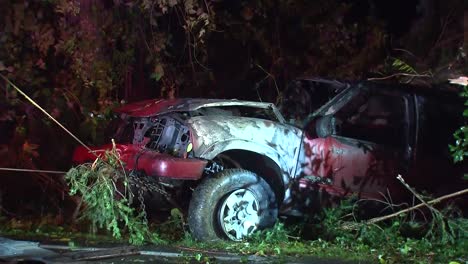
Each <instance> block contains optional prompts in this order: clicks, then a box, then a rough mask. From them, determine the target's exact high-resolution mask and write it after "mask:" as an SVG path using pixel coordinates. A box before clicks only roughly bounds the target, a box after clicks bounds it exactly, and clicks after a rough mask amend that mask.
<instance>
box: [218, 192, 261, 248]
mask: <svg viewBox="0 0 468 264" xmlns="http://www.w3.org/2000/svg"><path fill="white" fill-rule="evenodd" d="M259 221H260V218H259V203H258V200H257V197H255V195H254V194H253V192H251V191H249V190H247V189H239V190H236V191H234V192H232V193H230V194H229V195H228V196H227V197H226V199H225V200H224V201H223V203H222V205H221V207H220V211H219V223H220V225H221V228H222V229H223V231H224V233H225V234H226V236H227V237H228V238H229V239H231V240H234V241H240V240H242V239H244V238H245V237H247V236H249V235H251V234H252V233H253V232H254V231H255V230H257V226H258V224H259Z"/></svg>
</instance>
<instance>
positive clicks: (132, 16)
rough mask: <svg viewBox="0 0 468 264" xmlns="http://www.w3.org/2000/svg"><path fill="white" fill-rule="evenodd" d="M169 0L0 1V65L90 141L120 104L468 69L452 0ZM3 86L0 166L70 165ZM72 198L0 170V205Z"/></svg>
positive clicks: (279, 95)
mask: <svg viewBox="0 0 468 264" xmlns="http://www.w3.org/2000/svg"><path fill="white" fill-rule="evenodd" d="M179 2H180V1H176V0H169V1H161V0H159V1H158V0H155V1H150V0H139V1H128V0H114V1H109V0H107V1H98V0H75V1H68V0H49V1H39V0H36V1H33V0H25V1H8V0H0V73H2V74H3V75H5V76H7V77H8V78H9V79H10V80H12V81H13V82H14V83H16V84H17V85H18V86H19V87H20V88H21V89H23V90H24V91H25V92H26V93H27V94H28V95H30V96H31V97H32V98H33V99H34V100H36V101H37V102H38V103H39V104H41V105H42V106H44V107H45V108H46V109H47V110H48V112H49V113H51V114H52V115H53V116H54V117H56V118H57V119H58V120H59V121H60V122H62V123H63V124H64V125H65V126H66V127H67V128H69V129H70V130H71V131H73V132H74V133H76V134H77V135H78V136H79V137H80V138H81V139H83V140H84V141H85V142H86V143H90V144H92V143H96V142H99V141H100V140H102V131H103V130H104V129H103V128H104V127H105V124H106V120H107V119H108V117H109V116H110V110H111V109H112V108H113V107H115V106H117V105H119V104H120V103H121V102H122V101H125V102H132V101H136V100H141V99H146V98H155V97H165V98H172V97H208V98H238V99H248V100H255V101H258V100H263V101H270V102H275V103H277V104H279V105H280V106H281V105H288V104H289V105H291V104H294V105H295V106H296V107H298V108H301V107H302V106H303V105H306V104H307V103H308V102H307V101H306V100H305V99H304V98H307V96H306V93H307V91H306V90H301V91H299V94H297V91H296V94H294V93H293V95H291V94H290V92H291V91H290V89H288V88H287V87H288V84H289V83H290V82H291V81H292V80H294V79H296V78H300V77H317V76H320V77H328V78H333V79H342V80H363V79H367V78H383V79H385V81H389V82H411V83H414V84H418V85H423V86H429V85H430V84H434V83H436V84H437V83H444V82H446V81H447V79H448V78H452V77H456V76H458V75H460V74H466V72H467V57H466V56H467V55H466V52H467V45H468V41H467V40H466V39H467V28H468V26H467V12H466V11H464V10H466V3H465V1H463V0H446V1H437V0H408V1H403V0H398V1H397V0H393V1H378V0H368V1H338V0H326V1H325V0H324V1H306V0H302V1H301V0H261V1H240V0H239V1H227V0H206V1H197V0H192V1H185V2H184V3H179ZM395 61H400V62H404V65H405V66H406V67H396V66H395V63H394V62H395ZM400 73H405V74H407V75H400ZM392 75H395V76H394V77H392V78H390V77H389V78H388V79H387V78H386V77H388V76H392ZM409 75H410V76H409ZM0 91H1V96H0V167H15V168H27V169H50V170H67V169H68V168H69V167H70V166H71V164H70V159H71V151H72V149H73V148H74V147H75V146H76V143H75V142H74V141H73V139H72V138H70V137H69V136H68V135H66V134H65V133H64V132H63V131H62V130H61V129H60V128H58V127H57V126H56V125H55V124H53V123H51V122H50V120H48V119H47V118H46V117H45V116H44V115H43V114H42V113H40V112H39V111H37V109H35V108H34V107H33V106H32V105H31V104H30V103H28V102H27V101H26V100H24V99H23V98H22V97H21V96H20V95H18V94H17V93H16V92H15V91H14V90H13V89H12V88H11V87H10V86H9V85H7V84H6V83H5V82H4V81H0ZM302 93H303V94H302ZM285 110H286V111H287V110H288V109H285ZM90 113H94V115H93V116H91V115H90ZM69 203H70V201H69V198H67V195H66V189H65V188H64V186H63V184H62V181H61V180H60V176H57V175H49V174H25V173H6V172H0V208H2V210H3V211H2V212H1V214H7V215H10V216H18V215H25V216H28V215H37V214H41V215H44V214H48V213H58V214H57V215H58V218H60V217H63V216H64V215H66V212H64V211H63V210H64V208H67V206H66V205H67V204H69ZM62 220H63V219H62Z"/></svg>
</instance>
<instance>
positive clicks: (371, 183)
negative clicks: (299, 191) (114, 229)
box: [304, 137, 396, 198]
mask: <svg viewBox="0 0 468 264" xmlns="http://www.w3.org/2000/svg"><path fill="white" fill-rule="evenodd" d="M304 143H305V144H304V147H305V156H306V157H305V158H306V159H305V167H304V174H305V175H312V176H315V177H319V178H323V181H319V183H318V186H319V187H320V189H322V190H324V191H326V192H327V193H329V194H330V195H333V196H346V195H350V194H352V193H357V194H358V195H359V196H360V197H361V198H382V197H381V193H385V192H386V189H387V188H388V187H391V186H392V184H390V183H391V182H393V181H392V179H391V177H396V175H395V176H393V175H391V174H389V173H390V172H391V171H392V170H390V169H389V168H388V165H389V164H391V159H389V157H378V154H377V152H376V151H375V150H373V149H366V148H365V147H356V146H353V145H352V144H346V143H343V142H341V141H339V140H338V139H336V138H334V137H327V138H313V139H310V138H305V139H304Z"/></svg>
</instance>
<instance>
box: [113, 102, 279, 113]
mask: <svg viewBox="0 0 468 264" xmlns="http://www.w3.org/2000/svg"><path fill="white" fill-rule="evenodd" d="M218 106H251V107H259V108H268V107H273V106H274V105H273V104H271V103H262V102H249V101H239V100H236V99H199V98H178V99H151V100H145V101H140V102H135V103H130V104H127V105H124V106H121V107H119V108H117V109H114V112H116V113H121V114H126V115H129V116H133V117H150V116H154V115H158V114H163V113H168V112H187V111H195V110H197V109H200V108H202V107H218Z"/></svg>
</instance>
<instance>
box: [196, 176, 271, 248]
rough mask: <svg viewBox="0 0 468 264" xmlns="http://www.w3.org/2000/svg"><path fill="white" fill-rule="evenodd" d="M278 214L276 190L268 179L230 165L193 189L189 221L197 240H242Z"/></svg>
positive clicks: (269, 225)
mask: <svg viewBox="0 0 468 264" xmlns="http://www.w3.org/2000/svg"><path fill="white" fill-rule="evenodd" d="M277 214H278V205H277V202H276V198H275V194H274V193H273V191H272V189H271V187H270V186H269V185H268V183H266V182H265V180H263V179H262V178H261V177H259V176H257V175H256V174H255V173H253V172H250V171H247V170H242V169H227V170H224V171H222V172H219V173H218V174H216V175H215V176H214V177H212V178H206V179H204V180H203V181H202V182H201V183H200V185H199V186H198V187H197V188H196V189H195V190H194V192H193V195H192V199H191V201H190V206H189V219H188V223H189V227H190V231H191V232H192V235H193V236H194V237H195V238H196V239H198V240H201V241H214V240H219V239H230V240H234V241H240V240H242V239H244V238H245V237H248V236H250V235H251V234H252V233H253V232H254V231H255V230H258V229H263V228H266V227H271V226H273V224H274V223H275V221H276V218H277Z"/></svg>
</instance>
